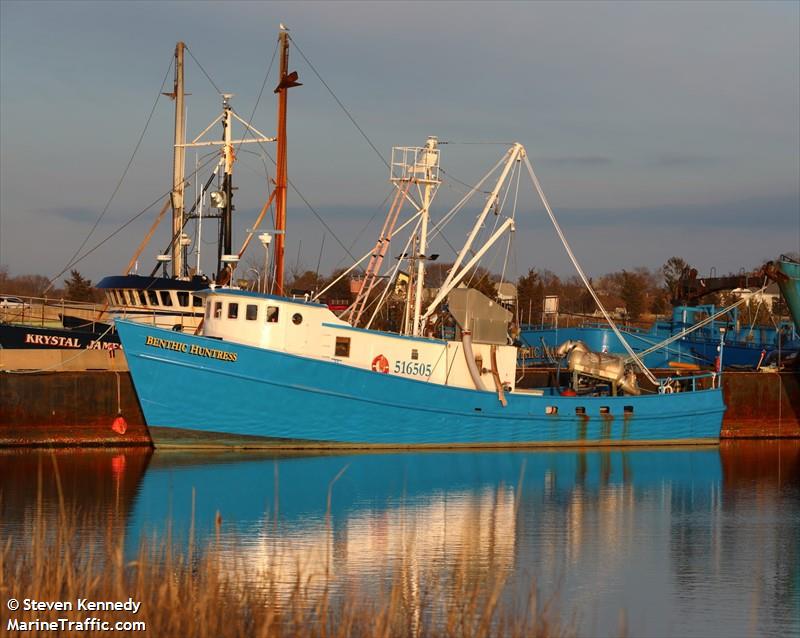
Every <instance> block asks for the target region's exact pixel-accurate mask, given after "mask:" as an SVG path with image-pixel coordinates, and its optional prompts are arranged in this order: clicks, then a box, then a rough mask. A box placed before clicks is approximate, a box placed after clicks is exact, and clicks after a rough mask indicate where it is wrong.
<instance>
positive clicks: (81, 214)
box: [36, 206, 109, 224]
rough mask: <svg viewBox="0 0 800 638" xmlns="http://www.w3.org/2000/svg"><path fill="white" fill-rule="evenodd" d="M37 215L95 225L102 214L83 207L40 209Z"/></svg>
mask: <svg viewBox="0 0 800 638" xmlns="http://www.w3.org/2000/svg"><path fill="white" fill-rule="evenodd" d="M36 214H37V215H43V216H48V217H58V218H60V219H66V220H67V221H70V222H78V223H81V224H93V223H94V221H95V220H96V219H97V216H98V215H99V214H100V213H99V212H98V211H97V210H95V209H92V208H85V207H82V206H56V207H54V208H43V209H39V210H38V211H36ZM105 221H109V220H105Z"/></svg>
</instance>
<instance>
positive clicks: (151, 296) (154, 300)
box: [147, 290, 158, 306]
mask: <svg viewBox="0 0 800 638" xmlns="http://www.w3.org/2000/svg"><path fill="white" fill-rule="evenodd" d="M147 299H148V301H150V305H151V306H157V305H158V295H157V294H156V291H155V290H148V291H147Z"/></svg>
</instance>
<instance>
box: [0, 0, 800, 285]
mask: <svg viewBox="0 0 800 638" xmlns="http://www.w3.org/2000/svg"><path fill="white" fill-rule="evenodd" d="M0 18H1V19H0V36H1V38H0V212H1V213H2V218H0V264H4V265H6V266H8V267H9V269H10V270H11V272H12V273H24V272H36V273H41V274H47V275H52V274H54V273H56V272H58V271H59V270H60V269H61V268H62V267H63V266H64V265H65V263H66V261H67V259H68V258H69V257H70V255H71V254H72V253H73V252H74V251H75V250H76V249H77V247H78V246H79V245H80V243H81V241H82V240H83V238H84V237H85V235H86V233H87V232H88V231H89V229H90V228H91V226H92V224H93V223H94V220H95V218H96V217H97V215H98V214H99V212H100V211H101V210H102V208H103V206H104V204H105V202H106V201H107V199H108V197H109V196H110V194H111V192H112V191H113V189H114V187H115V185H116V182H117V180H118V179H119V177H120V175H121V173H122V171H123V169H124V168H125V164H126V163H127V161H128V158H129V156H130V154H131V152H132V150H133V148H134V146H135V144H136V141H137V139H138V137H139V134H140V133H141V131H142V128H143V126H144V124H145V121H146V119H147V116H148V113H149V111H150V108H151V107H152V105H153V102H154V100H155V99H156V94H157V92H158V89H159V86H160V83H161V80H162V78H163V77H164V74H165V72H166V71H167V67H168V64H169V62H170V57H171V55H172V51H173V48H174V45H175V42H176V41H177V40H178V39H182V40H184V41H186V43H187V44H188V46H189V47H190V50H191V51H192V53H193V54H194V56H195V57H196V58H197V60H199V61H200V63H201V64H202V65H203V67H204V69H205V70H206V71H207V72H208V74H209V75H210V76H211V78H212V79H213V81H214V82H215V83H216V84H217V85H218V86H219V87H220V88H221V89H222V90H225V91H230V92H232V93H235V97H234V98H233V104H234V107H235V108H236V109H237V111H238V112H239V113H240V114H241V115H243V116H245V117H249V116H250V114H251V112H252V111H253V107H254V105H255V101H256V97H257V95H258V92H259V89H260V87H261V84H262V82H263V80H264V75H265V73H266V70H267V67H268V65H269V62H270V58H271V56H272V53H273V50H274V48H275V38H276V32H277V27H278V23H279V22H284V23H286V24H287V25H288V26H289V27H290V28H291V30H292V31H291V33H292V36H293V38H294V39H295V41H296V43H297V44H298V45H299V47H300V49H301V50H302V51H303V53H305V55H306V56H307V57H308V58H309V60H310V61H311V63H312V64H313V65H314V66H315V68H316V69H317V70H318V71H319V73H320V74H321V75H322V77H323V78H324V79H325V81H326V82H327V83H328V84H329V85H330V86H331V87H332V88H333V90H334V91H335V92H336V94H337V96H338V97H339V98H340V99H341V100H342V102H343V103H344V104H345V105H347V107H348V109H349V110H350V112H351V113H352V115H353V116H354V117H355V119H356V120H357V121H358V123H359V124H360V126H361V127H362V128H363V130H364V131H365V132H366V133H367V135H368V136H369V137H370V139H371V140H372V141H373V142H374V143H375V145H376V146H377V147H378V149H380V151H381V152H382V153H384V154H387V155H388V153H389V150H390V148H391V147H392V146H393V145H416V144H422V143H423V142H424V139H425V138H426V136H428V135H430V134H435V135H438V136H439V138H440V139H443V140H449V141H451V142H453V143H452V144H450V145H447V146H444V147H442V164H443V166H445V168H446V169H447V170H448V171H449V174H450V175H453V176H455V177H458V178H459V179H462V180H464V181H470V180H473V179H475V178H477V177H478V176H480V175H482V173H483V172H484V171H485V170H486V169H487V168H488V167H489V166H490V165H491V164H492V163H494V161H496V158H497V157H498V156H499V154H500V153H501V152H502V147H500V146H492V145H463V144H458V143H457V142H467V141H508V140H518V141H520V142H522V143H523V144H525V146H526V147H527V149H528V152H529V154H530V156H531V158H532V160H533V163H534V166H535V167H536V169H537V172H538V174H539V177H540V179H541V180H542V183H543V186H544V188H545V192H546V193H547V195H548V197H549V199H550V201H551V203H552V205H553V207H554V208H555V210H556V214H557V216H558V217H559V219H560V220H561V222H562V225H563V227H564V230H565V231H566V233H567V236H568V237H569V238H570V241H571V242H572V244H573V247H574V248H575V250H576V252H577V254H578V256H579V258H580V259H581V261H582V262H583V264H584V266H585V268H586V270H587V271H588V272H589V273H590V274H593V275H598V274H602V273H603V272H607V271H610V270H616V269H620V268H633V267H636V266H648V267H656V266H659V265H660V264H662V263H663V262H664V261H665V260H666V259H668V258H669V257H671V256H672V255H679V256H683V257H684V258H686V259H687V260H688V261H690V262H691V263H693V264H695V265H696V266H697V267H698V268H699V269H700V270H701V272H707V271H708V270H709V269H710V268H712V267H713V268H716V269H717V271H719V272H725V271H728V270H738V269H739V268H741V267H751V266H754V265H756V264H758V263H759V262H760V261H762V260H764V259H768V258H774V257H776V256H777V255H778V254H779V253H781V252H789V251H800V3H797V2H776V3H741V2H737V3H724V2H710V3H655V2H647V3H640V4H637V3H601V2H590V3H578V2H569V3H554V4H550V3H522V2H519V3H507V4H504V3H457V2H445V3H388V2H379V3H335V2H326V3H311V2H308V3H289V4H284V3H256V2H245V3H236V2H229V3H212V2H202V3H191V2H181V3H169V2H158V3H149V2H114V3H112V2H96V3H73V2H64V1H60V2H53V3H48V2H9V1H5V0H4V1H3V2H2V3H1V4H0ZM290 66H291V67H292V68H293V69H297V70H298V72H299V73H300V76H301V81H303V82H304V86H303V87H302V88H299V89H295V90H293V91H292V92H291V93H290V98H289V100H290V120H289V137H290V139H289V143H290V151H289V162H290V175H291V178H292V180H293V181H294V182H295V184H296V185H297V187H298V188H299V190H300V191H301V192H302V194H303V195H304V196H305V198H306V199H307V200H308V201H309V202H310V203H311V204H312V205H313V206H314V208H315V209H316V210H317V211H318V212H319V213H320V214H321V215H323V216H324V218H325V220H326V222H327V223H328V224H329V225H330V226H331V227H332V228H333V229H334V230H335V231H336V233H337V235H338V236H339V237H340V239H341V240H342V242H343V243H345V244H347V245H348V247H349V246H350V244H351V243H352V242H353V240H355V239H356V238H357V236H358V233H359V232H360V231H361V230H363V229H364V228H365V226H366V224H367V221H368V220H369V219H370V218H371V217H372V216H373V213H375V211H376V209H377V208H378V207H379V205H380V204H381V202H382V201H383V199H384V197H385V196H386V194H387V193H388V191H389V187H388V183H387V175H386V169H385V167H384V166H383V164H382V163H381V161H380V159H379V158H378V157H377V155H376V154H375V153H374V152H373V150H372V149H371V148H370V147H369V146H368V145H367V143H366V142H365V141H364V139H363V138H362V137H361V135H360V134H359V133H358V131H356V129H355V128H354V127H353V125H352V124H351V123H350V121H349V120H348V119H347V117H346V116H345V115H344V114H343V113H342V111H341V110H340V109H339V107H338V106H337V105H336V103H335V102H334V100H333V99H332V98H331V96H330V95H329V94H328V93H327V91H326V90H325V88H324V87H323V86H322V85H321V83H320V82H319V80H318V79H317V78H316V77H315V75H314V73H313V72H312V70H311V69H310V68H309V67H308V65H307V64H306V63H305V62H304V61H303V60H302V58H301V57H300V55H299V54H298V52H297V51H296V50H294V51H293V52H292V58H291V63H290ZM186 74H187V90H188V91H190V92H191V93H192V95H191V96H190V97H189V98H187V100H188V130H189V134H190V135H191V134H192V133H197V132H199V130H201V129H202V128H203V127H205V125H206V123H207V122H209V121H210V120H211V119H212V118H213V117H214V116H215V115H216V112H217V111H218V109H219V99H218V97H217V95H216V92H215V89H214V88H213V86H212V85H211V83H210V82H209V81H208V80H207V79H206V77H205V76H204V74H203V73H202V71H201V70H200V69H199V68H198V67H197V65H196V64H195V63H194V61H193V60H192V59H191V58H189V59H188V60H187V69H186ZM168 84H169V85H171V76H170V79H169V80H168ZM274 84H275V75H274V70H273V75H272V76H271V77H270V78H269V80H268V82H267V90H266V91H265V93H264V97H263V98H262V100H261V101H260V103H259V104H258V108H257V109H256V113H255V118H254V124H255V126H257V127H258V128H260V129H261V130H262V131H264V132H265V133H268V134H271V133H272V132H273V131H274V120H275V115H274V113H275V111H274V100H273V96H272V92H271V89H272V88H273V86H274ZM171 127H172V104H171V102H170V101H169V100H168V99H167V98H164V97H162V98H160V99H159V100H158V101H157V104H156V110H155V113H154V116H153V120H152V123H151V124H150V127H149V128H148V130H147V133H146V135H145V138H144V140H143V142H142V145H141V147H140V149H139V151H138V152H137V155H136V157H135V159H134V163H133V165H132V167H131V170H130V172H129V174H128V176H127V177H126V179H125V181H124V182H123V184H122V187H121V188H120V190H119V193H118V194H117V196H116V197H115V199H114V201H113V203H112V205H111V207H110V208H109V211H108V213H107V214H106V216H105V218H104V219H103V221H102V222H101V223H100V224H99V226H98V228H97V230H96V231H95V234H94V235H93V237H92V238H91V239H90V241H89V242H88V244H87V247H91V246H93V245H94V244H95V243H96V242H97V240H99V239H102V238H103V237H105V236H106V235H108V234H109V233H110V232H112V231H113V230H114V229H115V228H117V227H118V226H119V225H120V224H121V223H123V222H124V221H126V220H127V219H129V218H130V217H131V216H132V215H133V214H135V213H137V212H139V211H140V210H141V209H142V208H144V207H145V206H146V205H147V204H149V203H150V202H152V201H153V200H155V199H156V198H157V197H158V196H159V195H160V194H162V193H164V192H166V191H167V190H168V188H169V184H170V180H171V174H170V172H171V158H170V152H171V151H170V143H171V140H170V135H171ZM240 157H241V161H240V167H239V171H238V173H237V178H236V179H237V183H238V184H239V186H240V189H239V191H237V194H236V199H235V201H236V204H237V212H236V219H237V234H236V237H235V244H238V243H239V242H240V241H241V239H242V234H243V232H244V229H245V228H247V227H248V226H249V225H250V224H251V223H252V220H253V219H254V217H255V212H256V210H257V209H258V208H259V207H260V205H261V204H262V203H263V201H264V199H265V197H266V186H265V178H264V168H263V164H262V160H261V158H260V157H258V156H256V155H251V154H241V155H240ZM187 162H188V163H189V164H190V165H193V164H194V156H193V155H191V154H189V156H188V157H187ZM190 190H191V189H190ZM457 191H458V188H457V184H451V185H450V186H448V185H445V186H443V187H442V190H441V192H440V199H441V202H440V203H441V206H442V207H444V206H446V205H447V203H449V202H450V201H451V200H452V198H453V197H455V196H456V195H457ZM448 198H449V199H448ZM524 202H525V203H524V206H523V207H521V208H520V211H519V213H518V218H519V224H518V232H517V236H516V240H515V242H516V247H517V270H518V271H520V272H523V271H524V270H526V269H527V268H528V267H539V268H550V269H551V270H554V271H556V272H558V273H559V274H564V275H569V274H572V271H571V267H570V264H569V262H568V260H567V258H566V257H565V255H564V253H563V250H562V249H561V248H560V246H559V245H558V244H557V240H556V238H555V235H554V233H553V232H552V230H551V229H550V228H549V226H548V222H547V220H546V217H545V216H544V213H543V211H542V208H541V206H540V205H538V204H537V203H536V201H535V200H534V199H533V197H531V196H530V195H529V194H528V195H526V198H525V199H524ZM436 212H437V211H436V209H435V210H434V214H436ZM439 212H442V209H441V208H440V209H439ZM154 214H155V211H152V212H151V213H149V214H148V215H145V216H143V217H142V218H140V219H139V220H137V221H136V222H135V223H133V224H131V226H129V227H128V228H126V229H125V230H124V231H122V232H121V233H119V235H118V236H116V237H115V238H114V239H113V240H111V241H109V242H107V243H106V244H105V245H103V246H102V247H101V248H100V249H98V250H97V251H96V252H95V253H93V254H92V255H91V256H90V257H88V258H87V259H86V260H85V261H84V262H82V263H81V264H80V265H79V269H80V270H81V271H83V272H84V273H85V274H87V275H88V276H90V277H91V278H92V279H95V280H96V279H98V278H100V277H101V276H102V275H104V274H109V273H116V272H118V271H120V270H121V269H122V268H123V267H124V266H125V264H126V263H127V261H128V259H129V257H130V255H131V254H132V253H133V251H134V250H135V248H136V246H137V245H138V243H139V241H140V239H141V237H142V236H143V235H144V233H145V232H146V229H147V227H148V226H149V224H150V223H151V221H152V219H153V216H154ZM289 215H290V221H289V232H288V235H287V242H288V248H287V260H288V261H289V262H290V264H289V265H291V266H293V265H294V263H295V262H296V260H297V255H298V248H299V249H300V250H299V255H300V263H301V265H305V266H308V267H310V268H312V269H313V268H315V267H316V262H317V259H318V254H319V249H320V244H321V241H322V237H323V233H324V232H325V231H324V230H323V228H322V226H321V224H320V223H319V222H318V221H317V220H316V218H315V217H314V216H313V214H311V213H310V212H309V210H308V209H307V208H306V206H305V204H304V203H303V202H302V201H301V200H300V198H299V197H298V196H297V195H296V194H294V193H290V196H289ZM380 217H381V216H380V215H379V218H380ZM378 221H379V220H378ZM378 221H373V222H372V224H371V225H370V226H369V227H368V228H367V229H366V230H365V231H364V232H363V233H362V235H361V237H360V238H359V239H358V241H356V242H355V244H354V245H353V249H352V252H353V253H354V254H361V253H363V252H365V251H366V250H367V249H368V247H369V244H370V243H371V242H372V241H374V238H375V236H376V234H377V232H378V230H379V228H378V227H377V224H378ZM469 221H470V220H469V215H467V216H466V217H465V218H464V220H463V222H461V223H456V224H455V225H454V226H453V227H452V228H450V229H449V230H448V233H447V235H448V239H449V240H450V241H451V243H454V244H457V243H458V240H459V237H460V236H461V235H462V233H463V232H464V229H465V228H466V224H467V222H469ZM159 232H160V234H158V235H157V237H156V239H155V241H154V243H153V244H151V246H150V247H149V249H148V250H147V251H146V252H145V258H143V261H142V264H143V265H142V270H149V269H150V264H152V259H153V256H154V254H155V253H156V252H157V251H158V250H159V249H161V248H163V246H164V244H165V243H166V241H167V239H166V236H167V232H168V231H167V228H166V227H165V228H163V229H161V230H160V231H159ZM204 232H205V233H206V236H207V237H208V236H210V235H211V232H212V229H211V227H210V226H208V227H207V228H206V229H205V231H204ZM300 241H302V245H300ZM209 248H210V247H209ZM436 250H438V251H439V252H441V253H442V255H443V258H449V257H450V255H449V249H448V248H447V247H446V246H444V245H442V246H435V247H434V251H436ZM211 252H212V250H210V249H209V250H208V251H207V254H208V255H210V254H211ZM343 257H345V253H344V251H343V250H342V249H341V248H340V246H339V245H338V244H337V243H336V240H335V239H334V238H333V237H331V236H330V235H328V236H327V238H326V239H325V251H324V254H323V260H322V265H323V270H328V269H330V268H331V267H333V266H334V265H336V264H337V263H339V262H340V260H342V259H343Z"/></svg>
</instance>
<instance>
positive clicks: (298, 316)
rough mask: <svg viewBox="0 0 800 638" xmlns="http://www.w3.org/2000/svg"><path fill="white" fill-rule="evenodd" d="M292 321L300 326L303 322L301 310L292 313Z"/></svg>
mask: <svg viewBox="0 0 800 638" xmlns="http://www.w3.org/2000/svg"><path fill="white" fill-rule="evenodd" d="M292 323H293V324H294V325H296V326H299V325H300V324H301V323H303V315H301V314H300V313H299V312H296V313H294V314H293V315H292Z"/></svg>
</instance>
